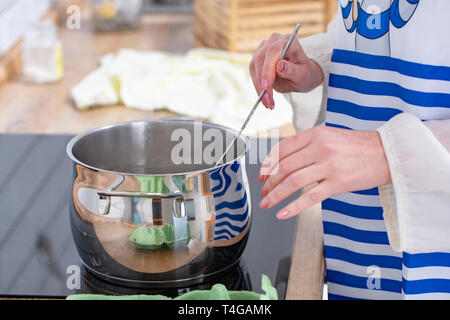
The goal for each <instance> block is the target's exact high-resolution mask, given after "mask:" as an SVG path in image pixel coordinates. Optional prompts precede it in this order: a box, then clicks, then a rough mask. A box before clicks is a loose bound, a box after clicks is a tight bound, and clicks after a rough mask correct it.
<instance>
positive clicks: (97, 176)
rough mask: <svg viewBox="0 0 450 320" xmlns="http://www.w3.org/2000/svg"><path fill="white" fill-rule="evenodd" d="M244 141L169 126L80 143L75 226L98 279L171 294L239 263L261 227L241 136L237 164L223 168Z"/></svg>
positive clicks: (133, 125)
mask: <svg viewBox="0 0 450 320" xmlns="http://www.w3.org/2000/svg"><path fill="white" fill-rule="evenodd" d="M236 135H237V133H236V131H234V130H232V129H229V128H226V127H222V126H218V125H214V124H210V123H206V122H199V121H193V120H160V121H138V122H127V123H120V124H115V125H110V126H106V127H102V128H99V129H95V130H92V131H89V132H86V133H84V134H81V135H79V136H76V137H75V138H73V139H72V140H71V141H70V142H69V144H68V146H67V153H68V155H69V157H70V158H71V159H72V160H73V162H74V181H73V192H72V200H73V206H71V213H70V217H71V219H70V220H71V227H72V233H73V237H74V240H75V244H76V247H77V250H78V253H79V255H80V257H81V260H82V262H83V264H84V265H85V266H86V267H87V268H88V270H89V271H91V272H93V273H94V274H96V275H97V276H100V277H102V278H104V279H106V280H109V281H112V282H115V283H118V284H121V285H127V286H137V287H141V286H145V287H161V286H164V287H167V286H183V285H191V284H194V283H197V282H200V281H204V280H205V278H207V277H210V276H214V275H218V274H219V273H220V272H222V271H225V270H226V269H228V268H230V267H231V266H233V265H234V264H236V263H237V262H238V260H239V258H240V256H241V253H242V251H243V250H244V248H245V245H246V242H247V238H248V234H249V229H250V224H251V205H250V204H251V201H250V192H249V186H248V181H247V175H246V172H245V157H246V153H247V146H248V142H247V140H246V139H245V138H243V137H239V139H238V140H237V143H236V147H235V150H234V151H235V152H234V153H235V156H233V155H229V156H228V157H227V162H226V164H224V165H220V166H217V167H214V163H215V161H216V160H217V159H218V158H219V157H220V155H221V153H222V152H224V150H225V147H226V146H227V141H232V139H233V138H234V137H235V136H236ZM214 148H215V152H214V151H212V149H214ZM208 152H210V153H208ZM190 155H192V157H191V156H190ZM201 155H203V156H201ZM208 155H212V158H211V157H209V158H208V157H207V156H208ZM180 159H181V160H180Z"/></svg>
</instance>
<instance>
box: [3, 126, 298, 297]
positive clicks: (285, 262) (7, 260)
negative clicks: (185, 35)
mask: <svg viewBox="0 0 450 320" xmlns="http://www.w3.org/2000/svg"><path fill="white" fill-rule="evenodd" d="M70 139H71V136H61V135H0V218H1V223H0V296H39V297H65V296H67V295H69V294H74V293H84V292H98V293H108V294H114V293H117V294H131V293H136V292H130V291H128V290H127V288H118V287H114V286H111V285H110V284H108V283H104V282H102V281H100V280H99V279H96V278H95V277H92V276H91V275H90V274H89V273H87V271H86V270H85V269H84V268H83V267H82V265H81V261H80V258H79V257H78V254H77V252H76V249H75V245H74V243H73V240H72V234H71V231H70V223H69V205H70V196H71V187H72V185H71V184H72V163H71V161H70V160H69V159H68V157H67V156H66V152H65V148H66V144H67V142H68V141H69V140H70ZM261 142H262V143H263V145H264V143H265V144H266V145H268V146H270V143H269V141H266V140H259V141H257V140H251V141H250V152H252V150H253V151H254V150H255V148H256V146H257V145H258V143H259V145H260V146H261ZM269 150H270V149H269ZM258 171H259V164H247V173H248V179H249V182H250V189H251V199H252V204H253V212H252V215H253V221H252V227H251V232H250V237H249V241H248V243H247V247H246V249H245V251H244V253H243V255H242V259H241V264H240V265H239V266H238V267H237V268H235V269H233V270H231V271H230V272H229V273H228V274H227V275H225V276H222V278H221V279H218V280H217V282H222V283H224V282H226V283H225V284H226V285H227V286H228V287H229V288H230V289H233V290H236V289H247V290H249V289H253V290H255V291H257V292H260V291H261V290H260V288H261V275H262V274H267V275H268V276H269V277H270V278H271V280H272V283H273V284H275V285H276V287H277V289H278V291H279V295H280V297H284V294H285V288H286V283H287V277H288V273H289V264H290V256H291V251H292V243H293V239H294V233H295V226H296V221H295V220H294V219H291V220H288V221H278V220H277V219H276V218H275V214H274V213H275V212H276V211H277V210H278V209H280V208H281V206H282V205H283V204H285V203H286V202H283V203H282V204H280V205H278V206H276V207H275V208H273V209H272V210H269V211H264V212H263V211H262V210H261V209H259V207H258V203H259V202H260V201H261V195H260V189H261V185H260V184H259V183H258V182H257V175H258ZM295 196H296V195H294V196H292V197H291V198H290V199H292V198H293V197H295ZM288 200H289V199H288ZM210 285H211V284H204V285H203V286H200V287H199V288H202V289H203V288H206V287H208V286H210ZM190 289H197V288H181V289H180V290H179V293H181V292H185V291H188V290H190ZM143 293H146V292H143ZM152 293H154V292H152ZM159 293H162V294H164V292H159Z"/></svg>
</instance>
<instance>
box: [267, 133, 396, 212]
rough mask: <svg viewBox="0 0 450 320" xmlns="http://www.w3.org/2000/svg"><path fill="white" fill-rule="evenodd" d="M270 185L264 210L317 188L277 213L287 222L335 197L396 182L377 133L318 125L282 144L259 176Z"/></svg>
mask: <svg viewBox="0 0 450 320" xmlns="http://www.w3.org/2000/svg"><path fill="white" fill-rule="evenodd" d="M258 180H259V181H260V182H263V181H264V182H265V183H264V186H263V188H262V191H261V193H262V195H263V196H264V199H263V200H262V201H261V203H260V204H259V205H260V207H261V208H263V209H266V208H271V207H272V206H274V205H276V204H277V203H279V202H280V201H282V200H283V199H285V198H287V197H288V196H290V195H291V194H292V193H294V192H296V191H297V190H300V189H302V188H304V187H306V186H309V185H311V184H315V183H316V185H314V186H313V187H312V188H311V189H309V190H307V191H305V192H304V193H303V194H302V195H301V196H300V197H299V198H298V199H297V200H295V201H293V202H291V203H290V204H289V205H287V206H286V207H284V208H283V209H281V210H280V211H279V212H278V213H277V217H278V218H279V219H287V218H290V217H292V216H295V215H297V214H298V213H300V212H302V211H303V210H305V209H308V208H309V207H311V206H313V205H314V204H316V203H318V202H321V201H323V200H325V199H327V198H329V197H331V196H333V195H336V194H340V193H344V192H350V191H358V190H366V189H370V188H374V187H378V186H382V185H386V184H390V183H391V177H390V172H389V167H388V163H387V159H386V156H385V153H384V149H383V145H382V143H381V139H380V137H379V135H378V133H377V132H375V131H353V130H345V129H338V128H331V127H325V126H320V127H315V128H312V129H310V130H307V131H305V132H303V133H300V134H297V135H295V136H292V137H290V138H288V139H285V140H283V141H281V142H280V143H279V144H278V145H277V146H275V147H274V148H273V149H272V151H271V152H270V153H269V155H268V156H267V158H266V160H264V163H263V165H262V167H261V172H260V175H259V177H258Z"/></svg>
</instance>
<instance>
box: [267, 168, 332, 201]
mask: <svg viewBox="0 0 450 320" xmlns="http://www.w3.org/2000/svg"><path fill="white" fill-rule="evenodd" d="M323 169H324V168H323V166H320V165H311V166H309V167H306V168H303V169H301V170H298V171H296V172H294V173H292V174H290V175H289V176H288V177H287V178H286V179H284V180H283V181H282V182H281V183H279V184H278V185H277V186H276V187H275V188H274V189H273V190H271V191H270V192H269V193H268V194H267V195H266V196H265V197H264V199H262V201H261V202H260V204H259V206H260V207H261V208H262V209H268V208H271V207H273V206H274V205H276V204H277V203H279V202H280V201H282V200H284V199H286V198H287V197H289V196H290V195H291V194H293V193H294V192H296V191H298V190H300V189H302V188H304V187H306V186H309V185H310V184H313V183H315V182H318V181H320V180H322V179H323V178H324V177H325V173H324V171H325V170H323Z"/></svg>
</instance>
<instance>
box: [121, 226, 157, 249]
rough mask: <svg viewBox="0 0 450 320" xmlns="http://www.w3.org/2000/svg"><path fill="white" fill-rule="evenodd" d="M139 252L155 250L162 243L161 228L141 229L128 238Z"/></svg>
mask: <svg viewBox="0 0 450 320" xmlns="http://www.w3.org/2000/svg"><path fill="white" fill-rule="evenodd" d="M128 239H129V240H130V241H131V242H133V244H134V246H135V247H136V249H139V250H157V249H159V248H161V245H162V244H163V243H164V240H165V236H164V231H163V230H162V229H161V228H147V227H141V228H137V229H136V230H134V231H133V232H132V233H131V235H130V237H129V238H128Z"/></svg>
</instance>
